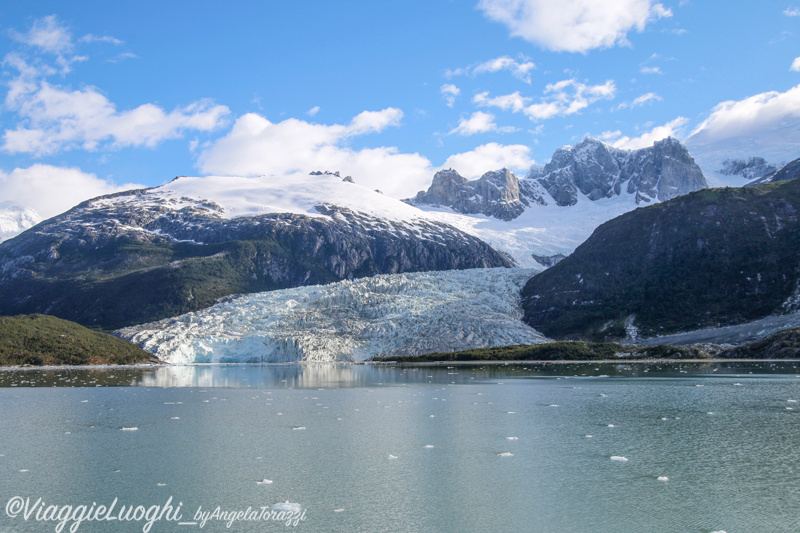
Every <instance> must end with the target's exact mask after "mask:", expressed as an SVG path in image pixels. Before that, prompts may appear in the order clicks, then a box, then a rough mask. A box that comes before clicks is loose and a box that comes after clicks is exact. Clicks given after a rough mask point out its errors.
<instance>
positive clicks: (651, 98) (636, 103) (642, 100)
mask: <svg viewBox="0 0 800 533" xmlns="http://www.w3.org/2000/svg"><path fill="white" fill-rule="evenodd" d="M661 100H662V98H661V97H660V96H658V95H657V94H656V93H646V94H643V95H641V96H639V97H637V98H634V99H633V101H632V102H622V103H621V104H619V105H618V106H617V109H618V110H619V109H634V108H636V107H640V106H643V105H645V104H647V103H648V102H660V101H661Z"/></svg>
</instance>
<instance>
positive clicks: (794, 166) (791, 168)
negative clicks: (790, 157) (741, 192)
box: [745, 159, 800, 187]
mask: <svg viewBox="0 0 800 533" xmlns="http://www.w3.org/2000/svg"><path fill="white" fill-rule="evenodd" d="M797 178H800V159H795V160H794V161H790V162H789V163H787V164H786V165H784V166H783V167H781V168H779V169H777V170H774V171H772V172H770V173H768V174H766V175H764V176H762V177H761V178H758V179H756V180H753V181H751V182H750V183H748V184H747V185H745V187H755V186H757V185H764V184H765V183H772V182H774V181H787V180H793V179H797Z"/></svg>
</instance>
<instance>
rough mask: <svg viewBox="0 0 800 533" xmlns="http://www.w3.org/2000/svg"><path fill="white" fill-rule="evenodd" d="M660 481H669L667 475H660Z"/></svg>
mask: <svg viewBox="0 0 800 533" xmlns="http://www.w3.org/2000/svg"><path fill="white" fill-rule="evenodd" d="M658 481H669V478H668V477H667V476H658Z"/></svg>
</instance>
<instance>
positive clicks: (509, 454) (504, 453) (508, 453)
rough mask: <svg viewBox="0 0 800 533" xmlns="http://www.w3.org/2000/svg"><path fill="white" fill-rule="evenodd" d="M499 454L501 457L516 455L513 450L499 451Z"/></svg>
mask: <svg viewBox="0 0 800 533" xmlns="http://www.w3.org/2000/svg"><path fill="white" fill-rule="evenodd" d="M497 455H499V456H500V457H514V454H513V453H511V452H503V453H498V454H497Z"/></svg>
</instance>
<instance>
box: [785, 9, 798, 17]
mask: <svg viewBox="0 0 800 533" xmlns="http://www.w3.org/2000/svg"><path fill="white" fill-rule="evenodd" d="M783 14H784V15H786V16H787V17H800V8H797V7H787V8H786V9H785V10H784V11H783Z"/></svg>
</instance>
